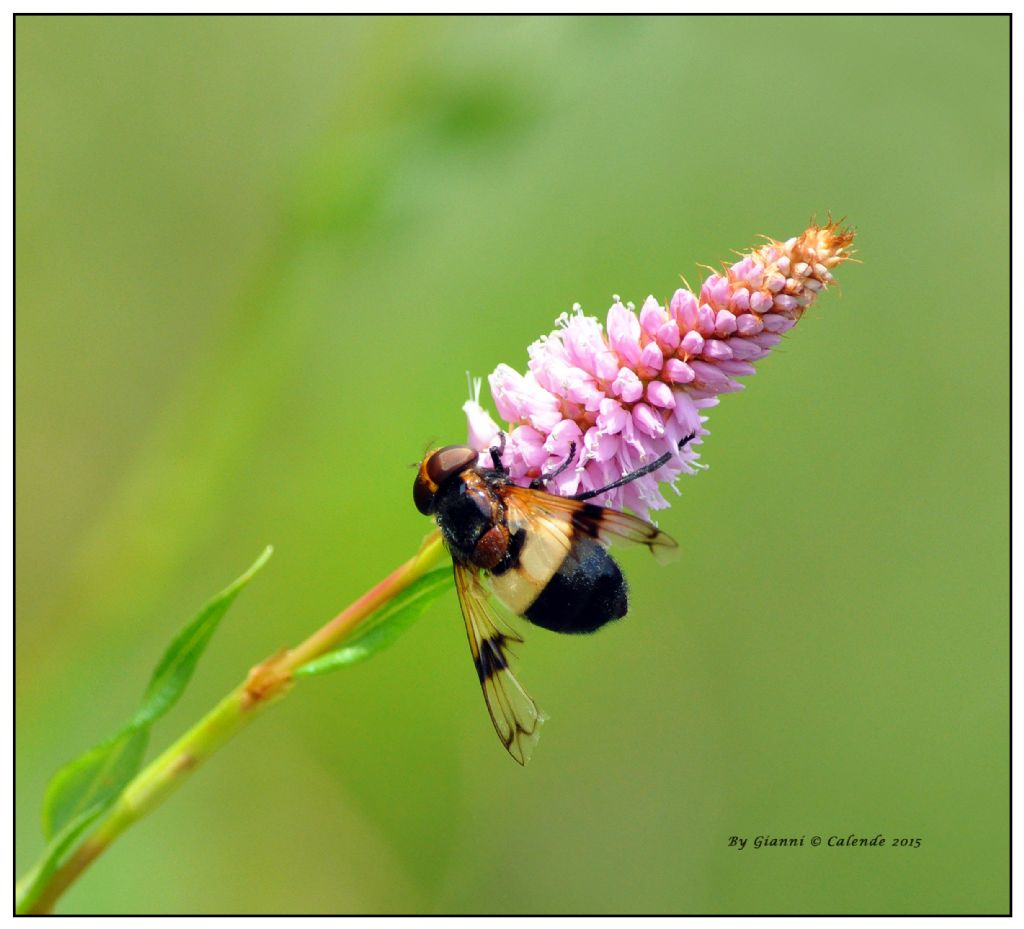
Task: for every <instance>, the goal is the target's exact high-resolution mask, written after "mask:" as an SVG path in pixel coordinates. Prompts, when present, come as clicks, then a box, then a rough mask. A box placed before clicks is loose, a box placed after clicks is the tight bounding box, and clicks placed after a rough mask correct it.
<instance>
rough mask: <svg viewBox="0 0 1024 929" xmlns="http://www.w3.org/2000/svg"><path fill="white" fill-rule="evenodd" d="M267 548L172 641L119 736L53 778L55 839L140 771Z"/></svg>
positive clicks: (51, 828) (49, 818)
mask: <svg viewBox="0 0 1024 929" xmlns="http://www.w3.org/2000/svg"><path fill="white" fill-rule="evenodd" d="M272 552H273V549H271V548H270V547H269V546H268V547H267V548H266V549H265V550H264V551H263V553H262V554H261V555H260V557H259V558H257V559H256V562H255V563H254V564H253V566H252V567H251V568H249V570H248V571H246V572H245V574H243V575H242V576H241V577H239V578H238V579H237V580H236V581H235V582H234V583H232V584H230V585H229V586H228V587H226V588H225V589H224V590H222V591H221V592H220V593H219V594H217V596H215V597H214V598H213V599H212V600H210V602H209V603H207V604H206V606H204V607H203V608H202V609H201V610H200V611H199V613H198V614H197V615H196V616H195V618H194V619H193V620H192V621H191V622H190V623H189V624H188V625H187V626H185V628H184V629H182V630H181V632H179V633H178V634H177V635H176V636H175V637H174V640H173V641H172V642H171V644H170V646H169V647H168V648H167V651H166V652H164V655H163V657H162V658H161V659H160V662H159V663H158V664H157V666H156V670H155V671H154V672H153V676H152V678H151V679H150V682H149V686H148V687H147V688H146V693H145V695H144V696H143V698H142V705H141V706H140V707H139V709H138V711H137V712H136V714H135V716H134V717H132V720H131V722H130V723H129V724H128V725H127V726H125V727H124V728H123V729H122V730H121V731H120V732H118V733H117V734H116V735H115V736H113V737H112V738H110V739H108V740H107V741H106V742H102V743H100V744H99V745H97V746H95V747H94V748H91V749H89V751H87V752H85V753H84V754H83V755H79V756H78V758H76V759H75V760H74V761H70V762H68V763H67V764H66V765H64V766H63V767H62V768H60V769H59V770H58V771H57V773H56V774H55V775H54V776H53V778H52V779H51V780H50V783H49V786H48V787H47V788H46V794H45V796H44V797H43V834H44V835H45V836H46V838H47V839H50V840H51V845H52V844H53V842H56V841H57V838H58V837H59V836H60V835H63V834H64V831H65V830H66V829H67V828H68V827H69V825H70V824H71V823H72V822H77V821H78V820H79V818H80V817H83V816H86V815H87V814H90V813H95V814H96V815H98V814H99V813H100V812H102V811H103V810H105V809H107V808H108V807H110V805H111V804H112V803H113V802H114V801H115V800H116V799H117V797H118V795H119V794H120V793H121V791H122V790H123V789H124V787H125V785H126V784H127V783H128V782H129V781H130V780H131V779H132V778H133V777H134V776H135V775H136V774H137V773H138V771H139V768H140V767H141V766H142V759H143V757H144V755H145V752H146V745H147V743H148V742H149V730H150V727H151V726H152V724H153V722H154V721H155V720H156V719H158V718H159V717H160V716H162V715H163V714H164V713H166V712H167V711H168V710H169V709H170V708H171V707H172V706H173V705H174V704H175V703H176V702H177V700H178V698H179V697H180V696H181V695H182V693H183V692H184V690H185V687H186V686H187V685H188V682H189V680H190V679H191V677H192V674H193V672H194V671H195V669H196V664H197V663H198V661H199V658H200V656H201V655H202V653H203V651H204V650H205V649H206V646H207V645H208V644H209V642H210V639H211V637H212V636H213V633H214V632H215V631H216V629H217V625H218V624H219V623H220V621H221V619H222V618H223V617H224V614H225V613H226V612H227V610H228V607H229V606H231V604H232V603H233V602H234V599H235V597H237V596H238V594H239V592H240V591H241V590H242V588H243V587H245V585H246V584H248V583H249V581H251V580H252V578H253V576H254V575H255V574H256V572H257V571H259V570H260V568H262V567H263V565H265V564H266V563H267V559H268V558H270V555H271V553H272Z"/></svg>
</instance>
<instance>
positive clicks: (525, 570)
mask: <svg viewBox="0 0 1024 929" xmlns="http://www.w3.org/2000/svg"><path fill="white" fill-rule="evenodd" d="M693 438H694V434H693V433H691V434H690V435H688V436H686V438H684V439H683V440H682V441H681V442H680V443H679V449H680V450H681V449H683V448H684V447H685V446H686V444H687V443H688V442H689V441H691V440H692V439H693ZM504 450H505V434H504V433H500V438H499V444H498V445H496V446H494V447H493V448H491V449H490V456H491V461H492V463H493V467H491V468H483V467H480V466H479V465H478V464H477V461H478V458H479V452H477V451H476V450H475V449H473V448H469V447H468V446H461V445H449V446H446V447H445V448H439V449H436V450H435V451H432V452H429V453H428V454H427V456H426V457H425V458H424V459H423V462H422V463H421V464H420V468H419V473H418V474H417V476H416V480H415V483H414V484H413V500H414V502H415V503H416V508H417V509H418V510H419V511H420V512H421V513H423V514H424V515H428V516H433V517H434V518H435V519H436V520H437V524H438V526H439V527H440V529H441V535H442V538H443V539H444V542H445V545H446V546H447V548H448V551H449V553H450V554H451V556H452V562H453V565H454V570H455V589H456V591H457V592H458V595H459V605H460V606H461V608H462V616H463V619H464V620H465V623H466V633H467V635H468V636H469V647H470V651H471V652H472V654H473V663H474V664H475V665H476V670H477V675H478V676H479V678H480V686H481V687H482V688H483V692H484V700H485V701H486V703H487V709H488V711H489V713H490V714H491V720H492V721H493V722H494V728H495V730H496V731H497V733H498V738H500V739H501V743H502V745H504V746H505V748H506V749H507V750H508V752H509V754H510V755H511V756H512V757H513V758H514V759H515V760H516V761H518V762H519V764H521V765H525V764H526V762H527V761H528V760H529V758H530V753H531V752H532V751H533V747H534V745H535V744H536V742H537V739H538V738H539V735H540V731H539V730H540V724H541V723H542V722H543V721H544V719H545V718H546V717H545V716H544V714H543V712H542V711H541V710H540V708H539V707H538V706H537V704H536V703H534V702H533V700H532V699H531V698H530V696H529V695H528V694H527V693H526V691H525V690H523V688H522V686H521V685H520V684H519V682H518V681H517V680H516V678H515V676H514V675H513V674H512V671H511V669H510V668H509V658H510V652H509V649H508V644H509V642H522V641H523V640H522V638H520V636H519V635H517V634H516V633H515V632H514V631H512V630H511V629H510V628H509V627H508V626H507V625H506V624H504V623H503V622H502V621H501V620H500V619H499V617H498V615H497V614H496V612H495V611H494V609H493V606H492V604H491V600H490V596H489V594H490V593H493V594H495V595H496V596H497V597H498V599H499V600H500V601H501V602H502V603H504V605H505V606H506V607H508V609H509V610H511V611H512V612H513V613H515V614H517V615H518V616H522V617H523V618H524V619H527V620H529V621H530V622H531V623H533V624H534V625H535V626H543V627H544V628H545V629H551V630H552V631H554V632H562V633H585V632H594V631H595V630H597V629H600V628H601V626H603V625H605V624H606V623H608V622H610V621H611V620H613V619H620V618H621V617H623V616H625V615H626V608H627V587H626V580H625V578H624V577H623V576H622V572H621V570H620V569H619V566H618V565H617V564H616V563H615V561H614V559H613V558H612V557H611V555H609V554H608V552H607V550H606V548H605V546H606V545H607V544H608V543H609V542H611V541H613V540H614V541H623V542H631V543H638V544H640V545H646V546H647V547H648V548H649V549H650V550H651V552H653V553H654V554H655V555H669V554H671V553H672V552H673V551H674V550H675V549H676V543H675V541H674V540H673V539H672V538H670V537H669V536H668V535H666V534H665V533H664V532H662V531H661V530H660V529H658V528H657V527H656V526H653V525H652V524H651V523H648V522H645V521H644V520H642V519H639V518H638V517H636V516H630V515H628V514H626V513H622V512H619V511H618V510H613V509H608V508H606V507H602V506H597V505H595V504H593V503H586V502H584V501H586V500H589V499H591V498H592V497H596V496H599V495H600V494H603V493H605V492H607V491H609V490H614V489H615V488H616V487H622V486H623V485H624V484H628V483H629V482H630V481H634V480H636V479H637V478H639V477H643V476H644V475H645V474H650V473H651V472H653V471H657V470H658V468H660V467H662V466H663V465H664V464H665V463H666V462H667V461H668V460H669V459H670V458H671V456H672V453H671V452H666V453H665V454H664V455H662V456H661V457H659V458H657V459H656V460H654V461H652V462H650V463H648V464H646V465H644V466H643V467H641V468H639V469H637V470H636V471H632V472H630V473H629V474H626V475H624V476H623V477H621V478H619V479H618V480H617V481H613V482H612V483H611V484H609V485H608V486H606V487H601V488H600V489H598V490H590V491H586V492H584V493H578V494H575V495H573V496H565V497H562V496H557V495H555V494H550V493H547V492H546V491H545V490H544V489H543V488H544V485H545V484H546V482H547V481H549V480H551V479H552V478H553V477H555V476H557V475H558V474H561V473H562V472H563V471H564V470H565V469H566V468H568V467H569V466H570V464H571V463H572V461H573V459H574V457H575V454H576V446H575V444H572V445H570V449H569V456H568V457H567V458H566V460H565V462H564V463H562V464H560V465H559V466H558V467H557V468H555V469H554V470H552V471H551V472H550V473H547V474H541V475H540V476H539V477H537V478H536V479H535V480H534V481H533V482H532V483H531V484H530V486H529V487H520V486H518V485H516V484H513V483H512V480H511V478H510V477H509V475H508V472H507V470H506V469H505V467H504V466H503V464H502V455H503V453H504ZM485 579H486V580H487V581H488V582H489V587H490V590H489V591H488V589H487V588H486V587H485V586H484V580H485Z"/></svg>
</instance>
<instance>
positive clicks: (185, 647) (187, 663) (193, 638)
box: [134, 545, 274, 723]
mask: <svg viewBox="0 0 1024 929" xmlns="http://www.w3.org/2000/svg"><path fill="white" fill-rule="evenodd" d="M273 551H274V550H273V549H272V548H271V547H270V546H269V545H268V546H267V547H266V548H265V549H264V550H263V554H261V555H260V557H259V558H257V559H256V561H255V563H254V564H253V566H252V567H251V568H249V570H248V571H246V572H245V574H243V575H242V576H241V577H239V578H238V579H237V580H236V581H234V583H232V584H230V585H229V586H227V587H225V588H224V590H222V591H221V592H220V593H219V594H217V596H215V597H214V598H213V599H212V600H210V602H209V603H207V604H206V606H204V607H203V608H202V609H201V610H200V611H199V613H198V614H197V615H196V617H195V619H193V620H192V622H190V623H189V624H188V625H187V626H186V627H185V628H184V629H182V630H181V632H179V633H178V634H177V636H175V638H174V641H173V642H171V644H170V646H169V647H168V649H167V651H166V652H164V656H163V658H161V659H160V663H159V664H158V665H157V666H156V670H155V671H154V672H153V677H152V678H151V679H150V682H149V686H148V687H147V688H146V695H145V696H144V697H143V698H142V706H141V707H139V711H138V712H137V713H136V714H135V720H134V721H135V722H136V723H151V722H153V720H155V719H157V718H159V717H160V716H163V714H164V713H166V712H167V711H168V710H169V709H170V708H171V707H172V706H173V705H174V704H175V703H176V702H177V700H178V698H179V697H180V696H181V695H182V693H183V692H184V690H185V687H186V686H187V685H188V682H189V680H191V678H192V673H193V672H194V671H195V669H196V664H197V663H198V661H199V658H200V656H201V655H202V654H203V652H204V651H205V650H206V646H207V645H209V644H210V639H211V638H212V637H213V634H214V632H216V631H217V626H218V625H219V623H220V621H221V619H222V618H223V617H224V614H225V613H226V612H227V611H228V607H229V606H231V604H232V603H233V602H234V600H235V597H237V596H238V594H239V593H240V592H241V590H242V588H243V587H245V585H246V584H248V583H249V581H251V580H252V579H253V577H254V576H255V575H256V572H257V571H259V570H260V568H262V567H263V566H264V565H265V564H266V563H267V560H268V559H269V558H270V556H271V555H272V554H273Z"/></svg>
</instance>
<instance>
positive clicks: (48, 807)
mask: <svg viewBox="0 0 1024 929" xmlns="http://www.w3.org/2000/svg"><path fill="white" fill-rule="evenodd" d="M148 742H149V727H148V726H142V727H138V726H132V725H129V726H126V727H125V728H124V729H122V730H121V731H120V732H119V733H118V734H117V735H115V736H114V737H113V738H112V739H108V740H107V741H106V742H103V743H102V744H100V745H97V746H96V747H95V748H90V749H89V751H87V752H86V753H85V754H84V755H79V757H78V758H76V759H75V760H74V761H71V762H69V763H68V764H66V765H64V767H62V768H61V769H60V770H59V771H57V773H56V774H55V775H54V776H53V778H52V779H51V780H50V783H49V786H48V787H47V788H46V794H45V795H44V796H43V835H45V836H46V837H47V838H48V839H52V838H54V836H56V834H57V833H59V832H60V831H61V830H62V829H63V828H64V827H65V826H66V825H67V824H68V823H70V822H71V821H72V820H74V819H77V818H78V817H79V816H81V815H83V814H85V813H88V812H90V811H91V810H93V809H97V810H103V809H106V808H107V807H108V806H109V805H110V804H111V803H113V801H114V799H115V798H116V797H117V795H118V794H119V793H120V792H121V788H123V787H124V785H125V784H127V783H128V781H130V780H131V779H132V778H133V777H134V776H135V772H136V771H138V770H139V766H140V765H141V764H142V758H143V756H144V755H145V753H146V744H147V743H148Z"/></svg>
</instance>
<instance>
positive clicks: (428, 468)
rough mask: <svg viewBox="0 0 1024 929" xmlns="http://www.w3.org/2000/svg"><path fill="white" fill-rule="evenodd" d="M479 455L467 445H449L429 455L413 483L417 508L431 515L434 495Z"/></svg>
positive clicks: (426, 514) (413, 497)
mask: <svg viewBox="0 0 1024 929" xmlns="http://www.w3.org/2000/svg"><path fill="white" fill-rule="evenodd" d="M478 455H479V453H478V452H476V451H475V450H474V449H472V448H469V447H468V446H465V445H447V446H445V447H444V448H439V449H438V450H437V451H436V452H431V453H430V454H429V455H427V457H426V458H424V459H423V463H422V464H421V465H420V471H419V474H417V475H416V482H415V483H414V484H413V485H412V499H413V502H414V503H415V504H416V509H417V510H419V511H420V512H421V513H423V515H424V516H428V515H430V514H431V513H432V512H433V511H434V497H435V496H437V492H438V490H439V489H440V488H441V485H442V484H444V483H445V481H447V480H449V479H451V478H453V477H455V475H457V474H461V473H462V472H463V471H465V470H466V468H468V467H469V466H470V465H471V464H473V463H474V462H475V461H476V460H477V457H478Z"/></svg>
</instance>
